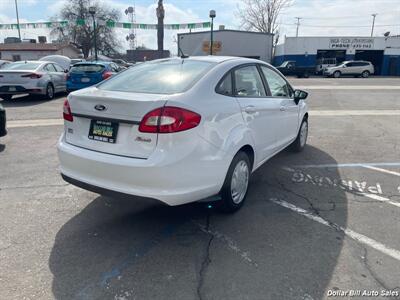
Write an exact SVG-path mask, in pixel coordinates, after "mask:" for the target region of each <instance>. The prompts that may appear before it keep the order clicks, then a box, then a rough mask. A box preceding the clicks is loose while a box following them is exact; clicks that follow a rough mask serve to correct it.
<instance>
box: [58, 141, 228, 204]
mask: <svg viewBox="0 0 400 300" xmlns="http://www.w3.org/2000/svg"><path fill="white" fill-rule="evenodd" d="M200 143H202V145H197V147H195V148H194V150H190V151H192V153H187V155H182V154H180V155H179V157H177V156H176V155H175V156H174V153H171V152H169V153H166V152H167V151H168V150H167V151H166V149H160V150H155V151H154V153H153V154H152V155H151V156H150V157H149V158H148V159H137V158H130V157H121V156H116V155H111V154H105V153H100V152H96V151H92V150H87V149H83V148H80V147H76V146H73V145H71V144H68V143H67V142H66V141H65V139H64V135H62V136H61V138H60V140H59V143H58V155H59V159H60V169H61V173H62V174H63V177H65V178H68V179H67V181H68V182H71V183H72V184H74V185H77V186H80V187H83V188H84V189H88V190H93V189H92V188H90V187H95V188H96V189H97V190H98V191H113V192H117V193H123V194H128V195H133V196H140V197H145V198H151V199H156V200H160V201H162V202H164V203H166V204H168V205H180V204H185V203H189V202H195V201H198V200H202V199H205V198H208V197H211V196H213V195H215V194H217V193H218V192H219V191H220V189H221V187H222V184H223V182H224V179H225V174H226V172H227V169H228V167H229V164H230V159H229V158H227V157H226V156H225V155H221V157H219V159H218V158H217V157H216V156H212V155H209V150H210V148H208V151H206V152H204V149H205V148H207V147H212V146H210V145H205V144H203V143H207V142H205V141H203V140H200ZM201 152H203V153H201ZM206 153H208V155H207V154H206Z"/></svg>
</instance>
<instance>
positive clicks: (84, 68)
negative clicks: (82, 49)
mask: <svg viewBox="0 0 400 300" xmlns="http://www.w3.org/2000/svg"><path fill="white" fill-rule="evenodd" d="M104 68H105V67H104V66H103V65H97V64H79V65H73V66H72V68H71V71H70V72H71V73H97V72H102V71H103V70H104Z"/></svg>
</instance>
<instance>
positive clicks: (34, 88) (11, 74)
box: [0, 61, 66, 100]
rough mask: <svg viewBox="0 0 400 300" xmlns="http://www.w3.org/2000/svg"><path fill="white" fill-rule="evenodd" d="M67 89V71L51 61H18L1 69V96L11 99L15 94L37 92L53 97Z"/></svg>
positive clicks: (49, 97)
mask: <svg viewBox="0 0 400 300" xmlns="http://www.w3.org/2000/svg"><path fill="white" fill-rule="evenodd" d="M65 91H66V71H65V70H64V69H63V68H62V67H61V66H60V65H58V64H56V63H54V62H49V61H18V62H13V63H10V64H7V65H6V66H4V68H2V69H1V70H0V98H3V99H4V100H10V99H11V98H12V96H13V95H18V94H36V95H43V96H45V97H46V98H47V99H53V98H54V95H55V94H56V93H58V92H65Z"/></svg>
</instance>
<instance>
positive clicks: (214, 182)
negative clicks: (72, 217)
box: [58, 56, 308, 212]
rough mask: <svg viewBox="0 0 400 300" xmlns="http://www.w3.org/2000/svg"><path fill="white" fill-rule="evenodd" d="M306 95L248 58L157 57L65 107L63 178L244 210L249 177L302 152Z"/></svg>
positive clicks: (175, 201) (172, 201)
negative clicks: (279, 156) (284, 153)
mask: <svg viewBox="0 0 400 300" xmlns="http://www.w3.org/2000/svg"><path fill="white" fill-rule="evenodd" d="M306 97H307V93H306V92H304V91H300V90H294V89H293V88H292V86H291V85H290V83H289V82H288V81H287V80H286V79H285V78H284V77H283V76H282V75H281V73H280V72H278V71H277V70H276V69H275V68H274V67H272V66H271V65H269V64H267V63H265V62H262V61H259V60H255V59H248V58H239V57H224V56H203V57H191V58H185V59H183V58H173V59H161V60H156V61H151V62H146V63H145V64H140V65H138V66H136V67H134V68H130V69H128V70H126V71H124V72H122V73H120V74H118V75H116V76H114V77H112V78H110V79H108V80H106V81H104V82H102V83H100V84H98V85H96V86H93V87H90V88H87V89H84V90H80V91H76V92H73V93H71V94H70V95H69V96H68V99H67V100H66V101H65V102H64V120H65V122H64V127H65V130H64V133H63V134H62V136H61V138H60V139H59V143H58V154H59V159H60V166H61V174H62V176H63V178H64V179H65V180H66V181H67V182H70V183H72V184H74V185H77V186H80V187H83V188H84V189H87V190H92V191H96V192H98V193H100V194H103V193H104V194H107V193H124V194H129V195H137V196H143V197H149V198H154V199H158V200H160V201H162V202H164V203H166V204H168V205H180V204H184V203H188V202H194V201H198V200H201V199H204V198H208V197H211V196H213V195H220V197H221V201H219V202H218V204H217V205H218V206H219V207H221V208H222V209H223V210H225V211H229V212H233V211H235V210H237V209H239V208H240V207H241V206H242V205H243V202H244V200H245V197H246V194H247V190H248V185H249V178H250V174H251V173H252V172H254V171H255V170H256V169H257V168H259V167H260V166H261V165H262V164H263V163H264V162H265V161H267V160H268V159H269V158H271V157H272V156H273V155H275V154H276V153H278V152H279V151H281V150H283V149H285V148H286V147H288V146H291V147H292V149H294V150H296V151H301V150H303V148H304V146H305V144H306V140H307V132H308V113H307V104H306V102H305V101H303V100H304V99H305V98H306Z"/></svg>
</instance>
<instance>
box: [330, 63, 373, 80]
mask: <svg viewBox="0 0 400 300" xmlns="http://www.w3.org/2000/svg"><path fill="white" fill-rule="evenodd" d="M374 71H375V70H374V65H373V64H372V63H371V62H369V61H362V60H355V61H344V62H342V63H341V64H339V65H337V66H335V67H328V68H326V69H325V70H324V75H325V76H332V77H335V78H339V77H340V76H342V75H351V76H361V77H363V78H367V77H368V76H369V75H371V74H374Z"/></svg>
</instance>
